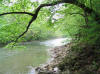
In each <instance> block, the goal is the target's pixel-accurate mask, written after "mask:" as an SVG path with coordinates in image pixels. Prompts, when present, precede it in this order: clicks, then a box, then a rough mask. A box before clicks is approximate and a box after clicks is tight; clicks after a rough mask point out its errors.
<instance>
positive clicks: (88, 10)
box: [0, 0, 98, 42]
mask: <svg viewBox="0 0 100 74" xmlns="http://www.w3.org/2000/svg"><path fill="white" fill-rule="evenodd" d="M61 3H70V4H73V5H76V6H78V7H80V8H82V9H83V10H84V11H85V12H87V13H89V14H90V13H91V12H94V13H96V12H95V11H94V10H93V9H91V8H89V7H86V6H85V5H84V4H82V3H79V2H78V1H77V0H61V1H56V2H53V3H49V4H41V5H40V6H39V7H38V8H37V9H36V10H35V13H34V14H32V13H29V12H8V13H3V14H0V16H2V15H7V14H28V15H31V16H32V19H31V20H30V21H29V23H28V25H27V27H26V30H25V31H24V32H23V33H22V34H21V35H19V36H18V38H17V39H16V40H15V42H17V41H18V39H19V38H20V37H22V36H23V35H24V34H25V33H26V32H27V31H28V29H29V27H30V25H31V24H32V22H33V21H35V20H36V18H37V16H38V13H39V11H40V9H41V8H43V7H46V6H54V5H57V4H61ZM97 15H98V14H97Z"/></svg>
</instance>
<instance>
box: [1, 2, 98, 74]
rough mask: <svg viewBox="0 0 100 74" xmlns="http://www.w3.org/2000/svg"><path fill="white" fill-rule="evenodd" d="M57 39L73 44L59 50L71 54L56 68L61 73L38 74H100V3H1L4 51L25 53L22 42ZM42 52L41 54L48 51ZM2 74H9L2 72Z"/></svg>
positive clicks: (2, 44) (47, 72)
mask: <svg viewBox="0 0 100 74" xmlns="http://www.w3.org/2000/svg"><path fill="white" fill-rule="evenodd" d="M54 38H70V42H69V43H67V44H65V45H63V46H61V47H58V49H60V50H61V51H62V48H63V47H64V49H65V50H66V53H67V54H66V55H64V57H63V58H62V60H61V61H60V62H59V63H58V64H56V66H53V67H57V68H59V71H60V72H59V73H58V72H57V73H54V72H53V71H51V70H46V71H43V73H42V72H39V73H38V74H100V0H0V51H1V50H4V51H5V49H8V50H9V49H10V50H9V51H11V52H12V51H16V50H17V49H19V50H18V52H19V53H20V52H22V51H24V52H25V51H26V50H20V48H21V49H25V48H24V46H22V47H19V45H21V43H22V44H24V43H27V42H32V41H44V40H49V39H54ZM65 42H67V40H65ZM34 44H36V43H34ZM55 44H57V43H55ZM31 45H32V43H31ZM51 46H52V45H51ZM3 47H4V49H1V48H3ZM28 47H29V48H28V49H32V48H31V47H32V46H28ZM37 47H39V46H37ZM40 47H41V48H39V49H45V48H43V47H42V46H40ZM11 49H13V50H11ZM28 49H27V52H28ZM54 49H56V48H54ZM65 50H64V51H65ZM29 51H31V50H29ZM35 51H36V50H35ZM38 51H40V52H41V55H43V54H44V53H45V52H46V51H42V50H38ZM53 51H54V50H53ZM40 52H39V53H40ZM49 52H50V51H49ZM57 53H59V52H58V51H57ZM6 54H7V53H6ZM26 54H27V53H26ZM33 54H34V53H33ZM60 54H61V56H59V57H62V56H63V55H62V53H60ZM45 55H46V53H45ZM52 55H53V54H52ZM0 56H2V53H1V55H0ZM23 56H24V54H23ZM59 57H58V58H59ZM37 58H38V57H37ZM43 58H47V57H44V56H43ZM1 60H2V59H1V58H0V62H1ZM26 60H28V59H26ZM39 60H40V59H39ZM17 61H18V60H17ZM40 61H41V60H40ZM42 61H43V62H44V60H42ZM38 62H39V61H38ZM0 65H1V64H0ZM0 69H1V67H0ZM49 72H50V73H49ZM0 74H6V73H5V72H3V70H2V71H1V70H0ZM7 74H19V73H17V72H16V73H10V72H8V73H7ZM20 74H23V73H20ZM26 74H31V73H26ZM33 74H34V73H33Z"/></svg>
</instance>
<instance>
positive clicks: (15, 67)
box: [0, 38, 65, 74]
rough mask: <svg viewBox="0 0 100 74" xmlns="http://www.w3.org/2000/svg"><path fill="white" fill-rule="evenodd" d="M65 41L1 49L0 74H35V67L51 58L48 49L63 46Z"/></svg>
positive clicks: (27, 44)
mask: <svg viewBox="0 0 100 74" xmlns="http://www.w3.org/2000/svg"><path fill="white" fill-rule="evenodd" d="M64 40H65V39H63V38H62V39H61V38H60V39H58V40H57V39H54V40H48V41H44V42H40V41H33V42H25V43H22V44H20V46H22V45H23V46H24V48H16V49H14V50H11V49H10V50H9V49H6V48H0V74H35V72H34V67H36V66H39V65H40V64H43V63H45V62H46V61H47V60H48V58H49V55H48V53H47V49H48V48H50V46H51V47H52V46H53V45H54V44H57V43H58V44H57V45H58V46H60V45H62V44H63V43H62V41H64ZM57 41H58V42H57ZM57 45H54V46H57Z"/></svg>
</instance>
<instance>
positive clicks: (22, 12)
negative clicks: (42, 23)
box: [0, 12, 33, 16]
mask: <svg viewBox="0 0 100 74" xmlns="http://www.w3.org/2000/svg"><path fill="white" fill-rule="evenodd" d="M8 14H27V15H31V16H33V14H32V13H29V12H7V13H2V14H0V16H3V15H8Z"/></svg>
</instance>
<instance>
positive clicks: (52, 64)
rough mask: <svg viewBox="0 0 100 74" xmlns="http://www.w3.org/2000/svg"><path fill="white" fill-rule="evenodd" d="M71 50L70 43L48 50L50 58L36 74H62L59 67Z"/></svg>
mask: <svg viewBox="0 0 100 74" xmlns="http://www.w3.org/2000/svg"><path fill="white" fill-rule="evenodd" d="M69 49H70V43H68V44H66V45H62V46H56V47H54V48H50V49H48V50H47V52H48V54H49V55H50V58H49V59H48V60H47V62H46V63H45V64H42V65H40V66H39V67H36V68H35V71H36V74H60V70H59V68H58V67H57V65H58V64H59V63H60V62H61V61H62V59H63V58H64V57H65V56H66V55H67V53H68V52H69V51H68V50H69Z"/></svg>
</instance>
